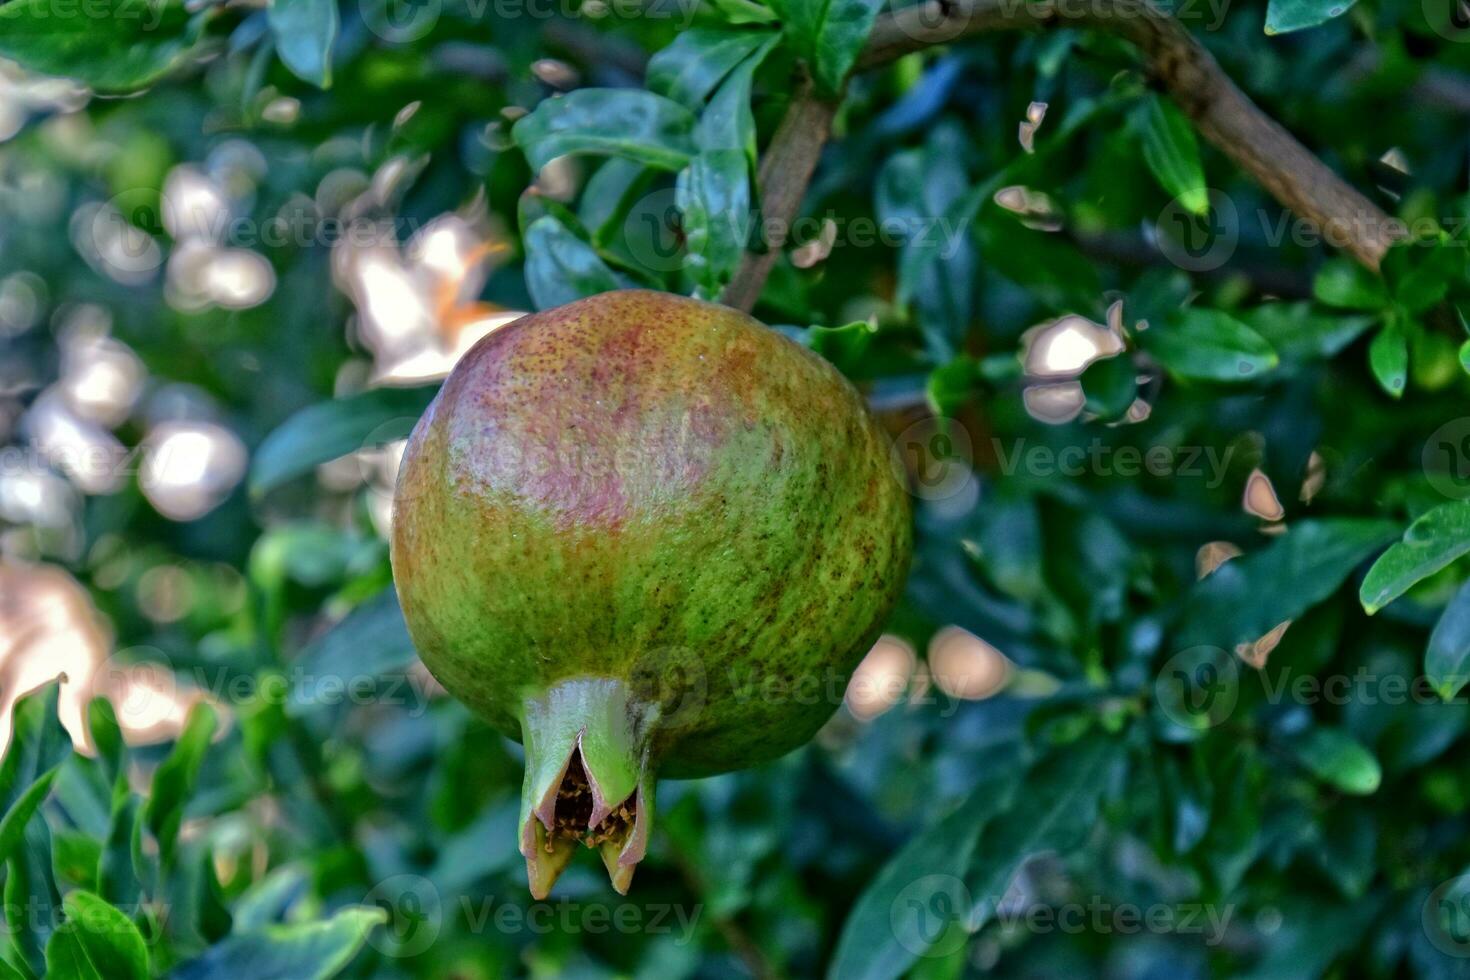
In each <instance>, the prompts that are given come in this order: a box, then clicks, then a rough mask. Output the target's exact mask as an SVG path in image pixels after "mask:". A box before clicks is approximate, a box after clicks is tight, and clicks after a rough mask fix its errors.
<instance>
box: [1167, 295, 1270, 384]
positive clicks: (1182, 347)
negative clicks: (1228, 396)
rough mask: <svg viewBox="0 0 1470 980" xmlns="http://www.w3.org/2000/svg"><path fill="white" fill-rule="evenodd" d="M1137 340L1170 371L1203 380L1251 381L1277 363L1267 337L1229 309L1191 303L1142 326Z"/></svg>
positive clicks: (1183, 376)
mask: <svg viewBox="0 0 1470 980" xmlns="http://www.w3.org/2000/svg"><path fill="white" fill-rule="evenodd" d="M1138 342H1139V344H1140V345H1141V346H1142V347H1143V348H1144V350H1146V351H1148V352H1149V353H1150V354H1151V355H1153V357H1154V358H1155V359H1156V360H1157V361H1158V362H1159V363H1160V364H1162V365H1163V366H1164V367H1165V368H1167V369H1168V370H1169V371H1170V373H1172V374H1175V375H1177V376H1179V377H1181V378H1190V379H1198V380H1204V381H1227V382H1228V381H1251V380H1254V379H1255V378H1257V377H1259V376H1261V375H1262V374H1265V373H1266V372H1267V371H1271V370H1273V369H1274V368H1275V367H1276V365H1277V364H1278V363H1279V359H1278V358H1277V356H1276V351H1274V350H1272V349H1271V345H1270V344H1268V343H1267V342H1266V339H1265V338H1264V337H1262V336H1261V335H1260V334H1258V333H1256V332H1255V331H1254V330H1252V329H1251V328H1250V327H1248V326H1246V325H1245V324H1244V323H1241V322H1240V321H1239V320H1237V319H1235V318H1234V317H1232V316H1231V315H1230V314H1228V313H1223V312H1221V311H1219V310H1207V309H1201V308H1199V307H1190V308H1188V309H1184V310H1179V311H1178V312H1177V313H1175V314H1174V315H1173V316H1171V317H1169V318H1168V320H1166V321H1165V322H1164V323H1162V324H1158V325H1155V326H1154V327H1153V328H1152V329H1149V330H1144V331H1142V332H1140V333H1139V335H1138Z"/></svg>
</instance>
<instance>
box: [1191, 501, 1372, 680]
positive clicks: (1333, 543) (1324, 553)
mask: <svg viewBox="0 0 1470 980" xmlns="http://www.w3.org/2000/svg"><path fill="white" fill-rule="evenodd" d="M1396 530H1397V529H1396V528H1395V526H1394V524H1393V523H1392V522H1391V521H1379V520H1367V519H1353V518H1335V519H1327V520H1304V521H1297V522H1295V523H1294V524H1292V525H1291V526H1290V528H1289V529H1288V530H1287V532H1286V533H1285V534H1283V535H1282V536H1281V537H1279V538H1277V539H1276V540H1275V541H1273V542H1272V543H1271V544H1269V545H1267V546H1266V547H1265V548H1262V549H1261V550H1259V551H1255V552H1252V553H1251V554H1249V555H1245V556H1242V557H1240V558H1236V559H1233V560H1231V561H1227V562H1226V563H1225V564H1223V565H1221V566H1220V567H1219V568H1217V569H1215V571H1214V572H1212V573H1211V574H1210V575H1209V576H1208V577H1206V578H1205V579H1203V580H1201V581H1199V582H1197V583H1195V586H1194V588H1193V590H1191V592H1190V595H1189V599H1188V602H1187V604H1186V606H1185V611H1184V618H1183V622H1182V624H1181V628H1180V634H1179V637H1178V640H1177V641H1176V643H1175V646H1176V647H1177V648H1178V649H1181V650H1182V649H1187V648H1190V647H1194V646H1201V645H1209V646H1215V647H1220V648H1221V649H1223V650H1226V651H1233V650H1234V649H1235V648H1236V647H1237V646H1238V645H1240V644H1242V643H1254V642H1255V641H1256V640H1258V639H1260V638H1261V637H1263V636H1265V635H1266V634H1267V633H1269V632H1270V631H1271V630H1273V629H1275V628H1276V627H1277V626H1279V625H1280V624H1281V623H1284V622H1286V621H1287V620H1288V619H1295V618H1297V617H1298V616H1300V615H1301V614H1302V613H1304V612H1306V611H1307V610H1308V609H1310V608H1312V607H1313V606H1315V605H1316V604H1317V603H1319V602H1321V601H1322V600H1324V599H1326V598H1327V597H1328V596H1330V595H1332V593H1334V592H1336V591H1337V588H1338V586H1340V585H1342V583H1343V581H1344V580H1345V579H1346V578H1347V577H1348V575H1350V574H1351V573H1352V571H1353V569H1354V568H1356V567H1357V566H1358V564H1359V563H1361V562H1362V561H1364V560H1366V559H1367V558H1368V556H1369V555H1371V554H1373V552H1375V551H1377V550H1378V549H1379V548H1380V547H1382V546H1383V545H1384V544H1385V543H1386V542H1388V541H1389V540H1391V539H1392V538H1393V535H1394V533H1395V531H1396Z"/></svg>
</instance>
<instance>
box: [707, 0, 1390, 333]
mask: <svg viewBox="0 0 1470 980" xmlns="http://www.w3.org/2000/svg"><path fill="white" fill-rule="evenodd" d="M1070 24H1078V25H1081V26H1086V27H1092V28H1095V29H1097V30H1102V31H1107V32H1108V33H1111V34H1115V35H1118V36H1120V37H1122V38H1124V39H1126V40H1128V41H1130V42H1132V43H1133V44H1134V45H1135V46H1136V47H1137V48H1138V49H1139V51H1140V52H1141V53H1142V55H1143V58H1144V61H1145V63H1146V65H1147V68H1148V71H1149V73H1150V74H1151V75H1152V76H1153V77H1154V78H1156V79H1157V80H1158V81H1159V83H1160V84H1161V85H1162V86H1163V87H1164V88H1165V90H1167V91H1168V93H1169V95H1170V96H1171V97H1172V98H1173V100H1174V101H1175V102H1176V103H1178V105H1179V107H1180V108H1181V109H1182V110H1183V111H1184V112H1185V114H1186V115H1188V116H1189V117H1190V119H1192V120H1193V121H1194V124H1195V127H1196V128H1197V129H1198V131H1199V133H1200V135H1201V136H1203V137H1204V139H1205V140H1206V141H1208V142H1210V143H1212V144H1213V145H1214V146H1216V147H1217V148H1218V149H1219V150H1220V151H1221V152H1223V153H1224V154H1225V155H1226V156H1228V157H1229V158H1230V159H1231V160H1233V161H1235V163H1236V164H1237V165H1238V166H1239V167H1240V168H1241V169H1242V170H1244V171H1246V172H1247V173H1249V174H1250V175H1251V176H1252V177H1254V178H1255V179H1256V181H1257V182H1258V183H1260V185H1261V186H1262V187H1264V188H1265V189H1266V191H1267V192H1269V193H1270V194H1271V196H1272V197H1274V198H1275V199H1276V200H1277V201H1278V202H1280V203H1281V204H1282V205H1283V206H1284V207H1285V208H1287V209H1288V210H1290V211H1292V212H1293V213H1295V214H1296V215H1298V216H1299V217H1301V218H1304V219H1306V220H1307V221H1310V222H1312V223H1313V225H1315V226H1316V228H1317V229H1318V230H1319V231H1320V233H1321V235H1322V238H1323V240H1324V241H1326V242H1327V243H1328V244H1331V245H1334V246H1336V247H1338V248H1341V249H1342V250H1344V251H1345V252H1347V253H1348V254H1349V255H1351V256H1352V257H1353V258H1354V259H1356V260H1357V261H1358V262H1360V263H1362V264H1363V265H1364V266H1366V267H1368V268H1369V269H1373V270H1375V271H1376V270H1377V269H1378V263H1379V262H1380V261H1381V260H1382V258H1383V255H1384V253H1385V252H1387V251H1388V248H1389V246H1390V245H1391V244H1392V243H1393V241H1394V240H1395V239H1396V238H1399V237H1401V236H1402V235H1403V233H1404V229H1403V226H1402V224H1401V223H1400V222H1398V221H1397V220H1396V219H1394V218H1392V217H1390V216H1389V215H1388V214H1387V213H1386V212H1384V211H1383V210H1382V209H1381V208H1379V207H1378V206H1377V205H1376V204H1374V203H1373V202H1372V201H1370V200H1369V199H1368V198H1367V197H1365V196H1363V195H1362V194H1361V193H1359V192H1358V191H1357V190H1355V189H1354V188H1353V187H1351V186H1350V185H1349V184H1347V183H1346V182H1345V181H1344V180H1343V179H1342V178H1340V177H1339V176H1337V174H1335V173H1333V172H1332V170H1331V169H1329V168H1328V167H1327V165H1326V164H1324V163H1323V162H1322V161H1321V160H1319V159H1317V157H1316V156H1314V155H1313V154H1312V152H1311V151H1310V150H1308V149H1307V148H1306V147H1304V146H1303V145H1302V144H1301V143H1300V142H1298V141H1297V139H1296V138H1295V137H1294V136H1292V135H1291V134H1290V133H1289V132H1287V131H1286V129H1285V128H1284V127H1282V126H1281V124H1280V123H1278V122H1276V121H1275V120H1274V119H1272V118H1271V117H1270V116H1268V115H1266V113H1265V112H1263V111H1262V110H1261V109H1260V107H1259V106H1257V105H1256V104H1255V103H1254V102H1252V101H1251V100H1250V98H1249V97H1247V96H1246V94H1245V93H1244V92H1242V91H1241V90H1240V89H1239V88H1238V87H1237V86H1236V85H1235V83H1234V82H1232V81H1231V80H1230V78H1229V76H1227V75H1226V74H1225V72H1224V71H1223V70H1222V69H1221V68H1220V65H1219V63H1218V62H1216V61H1215V58H1214V56H1213V55H1211V54H1210V53H1209V52H1208V51H1206V50H1205V49H1204V47H1203V46H1202V45H1201V44H1200V43H1199V42H1198V41H1196V40H1195V39H1194V37H1193V36H1191V35H1190V33H1189V32H1188V31H1187V30H1186V29H1185V28H1184V26H1183V25H1181V24H1180V23H1179V22H1178V21H1177V20H1175V19H1174V17H1172V16H1171V15H1170V14H1168V13H1167V12H1165V11H1163V10H1161V9H1159V8H1158V7H1156V6H1155V5H1154V4H1153V3H1152V2H1150V0H1089V2H1087V3H1082V4H1073V3H1067V2H1065V0H1062V2H1058V0H924V2H921V3H919V4H917V5H915V6H912V7H906V8H904V9H902V10H899V11H895V12H894V13H891V14H884V15H883V16H881V17H879V18H878V21H877V23H876V24H874V26H873V32H872V34H871V36H870V37H869V40H868V44H867V47H866V48H865V49H864V50H863V53H862V55H861V56H860V57H859V58H858V68H859V69H864V68H876V67H879V66H881V65H885V64H887V63H889V62H891V61H893V60H895V59H897V58H900V57H903V56H904V55H906V54H910V53H912V52H914V51H919V50H922V49H924V48H928V47H932V46H934V45H938V44H946V43H949V42H951V41H955V40H958V39H960V38H964V37H970V36H973V35H976V34H983V33H988V32H991V31H1002V30H1023V29H1039V28H1045V27H1057V26H1067V25H1070ZM816 105H817V103H813V102H812V100H811V96H810V93H809V91H808V92H807V94H806V95H804V96H798V98H797V99H796V100H795V101H793V103H792V105H791V108H790V109H789V110H787V114H786V117H785V118H784V119H783V120H782V122H781V126H780V128H779V129H778V130H777V133H776V136H775V138H774V139H773V140H772V142H771V147H770V149H769V150H768V151H767V155H766V159H765V160H763V162H762V164H761V168H760V175H759V176H760V186H761V205H762V210H763V214H764V215H766V216H769V217H770V218H772V219H775V218H781V219H783V221H784V227H788V228H789V226H790V222H791V221H792V220H793V219H794V218H795V216H796V213H797V210H798V209H799V208H800V206H801V199H802V196H803V195H804V194H805V192H806V187H807V183H808V182H809V181H810V180H811V175H812V171H813V170H814V169H815V166H816V160H817V157H818V156H820V154H821V150H822V144H823V143H825V142H826V139H827V135H828V132H829V130H830V124H831V118H832V112H833V111H834V110H835V106H832V105H830V104H822V105H823V106H824V108H822V109H821V110H820V112H818V111H817V110H816V109H815V106H816ZM818 116H820V125H816V124H815V123H816V122H817V117H818ZM795 163H800V164H801V165H800V166H796V165H794V164H795ZM783 241H784V238H783ZM768 244H769V245H770V248H769V250H768V251H766V252H764V253H759V254H757V253H747V254H746V255H745V257H744V259H743V260H742V262H741V265H740V268H739V269H738V270H736V273H735V277H734V280H733V281H732V282H731V284H730V288H729V289H727V290H726V292H725V295H724V300H725V302H726V303H728V304H729V305H731V306H735V307H737V308H739V309H743V310H746V311H749V310H750V309H751V308H753V307H754V306H755V303H756V300H757V299H758V298H759V296H760V291H761V287H762V286H763V285H764V284H765V279H766V276H767V275H768V274H769V273H770V270H771V266H772V264H773V263H774V262H775V259H776V253H777V250H778V248H779V245H778V244H777V243H768Z"/></svg>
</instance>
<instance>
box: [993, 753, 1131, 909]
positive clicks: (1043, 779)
mask: <svg viewBox="0 0 1470 980" xmlns="http://www.w3.org/2000/svg"><path fill="white" fill-rule="evenodd" d="M1121 757H1122V751H1121V747H1120V746H1119V745H1118V744H1117V743H1116V742H1114V741H1112V740H1110V739H1108V738H1105V737H1103V736H1101V735H1097V734H1093V735H1088V736H1084V738H1083V739H1082V740H1080V741H1077V742H1073V743H1071V744H1069V745H1064V746H1060V747H1059V748H1057V749H1055V750H1053V751H1052V753H1051V754H1050V755H1049V756H1047V757H1046V758H1045V759H1043V760H1042V761H1041V762H1039V763H1037V764H1036V765H1035V766H1034V767H1032V769H1031V771H1030V772H1028V773H1027V774H1026V778H1025V780H1024V781H1023V782H1022V784H1021V786H1020V788H1019V789H1018V790H1017V791H1016V795H1015V801H1016V802H1015V805H1014V806H1012V807H1011V808H1010V809H1008V810H1007V811H1006V812H1005V813H1004V814H1003V815H1001V816H1000V817H998V818H996V819H995V820H994V821H992V822H991V824H990V825H989V826H988V827H987V828H986V830H985V833H984V834H982V835H981V838H980V845H979V847H978V848H977V849H976V854H975V858H974V861H973V862H972V864H971V868H970V875H969V878H968V879H967V882H968V884H969V885H970V891H971V896H972V898H973V900H974V903H975V905H974V908H973V909H972V910H971V913H970V917H969V921H968V922H967V923H966V928H967V929H968V930H969V931H970V932H975V931H976V930H978V929H979V928H980V927H981V926H983V925H984V924H985V923H986V922H988V921H989V920H990V918H991V917H992V916H994V915H995V913H996V910H997V908H998V906H999V904H1000V900H1001V898H1002V897H1003V896H1004V895H1005V893H1006V890H1007V889H1008V888H1009V887H1010V884H1011V882H1012V881H1013V880H1014V879H1015V877H1016V872H1018V871H1019V870H1020V869H1021V865H1022V864H1024V863H1025V862H1026V860H1027V859H1029V858H1031V857H1032V856H1034V855H1036V854H1039V853H1041V852H1043V851H1053V852H1056V853H1058V854H1061V855H1065V854H1067V853H1068V852H1069V851H1072V850H1074V849H1076V848H1077V847H1078V846H1080V845H1081V844H1082V843H1083V842H1084V841H1085V840H1086V839H1087V835H1088V834H1089V833H1090V832H1091V831H1092V830H1093V828H1094V826H1095V824H1096V821H1097V816H1098V810H1099V808H1100V806H1101V803H1102V798H1103V794H1104V793H1105V792H1106V790H1107V787H1108V781H1109V779H1110V777H1111V776H1112V775H1113V772H1114V769H1115V767H1116V766H1117V764H1118V762H1119V761H1120V759H1121Z"/></svg>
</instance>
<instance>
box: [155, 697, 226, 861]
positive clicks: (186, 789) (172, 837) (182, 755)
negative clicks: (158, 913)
mask: <svg viewBox="0 0 1470 980" xmlns="http://www.w3.org/2000/svg"><path fill="white" fill-rule="evenodd" d="M217 722H218V719H217V718H216V717H215V713H214V709H213V708H211V707H210V706H209V705H208V704H207V703H205V702H203V701H201V702H199V703H198V704H196V705H194V707H193V708H191V709H190V710H189V717H188V719H187V720H186V721H185V722H184V730H183V731H182V732H180V733H179V737H178V740H177V741H176V742H174V747H173V750H172V751H171V752H169V754H168V758H166V759H164V760H163V762H162V763H160V764H159V766H158V770H157V771H156V772H154V774H153V784H152V787H151V788H150V791H149V795H148V802H147V804H146V805H145V806H144V807H143V824H144V825H145V826H146V827H147V828H148V829H149V830H150V831H152V833H153V836H154V837H155V838H156V839H157V841H158V855H159V863H160V864H161V865H162V867H163V868H164V869H165V870H167V869H168V868H169V866H170V864H171V863H172V860H173V854H174V844H175V843H176V842H177V840H178V837H179V826H180V825H181V824H182V823H183V820H184V810H185V808H186V807H187V806H188V804H189V798H190V796H191V795H192V794H193V792H194V783H195V782H196V781H197V780H198V778H199V769H200V767H201V766H202V765H203V764H204V754H205V752H207V751H208V749H209V741H210V739H211V738H213V737H214V730H215V726H216V724H217Z"/></svg>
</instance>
